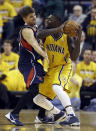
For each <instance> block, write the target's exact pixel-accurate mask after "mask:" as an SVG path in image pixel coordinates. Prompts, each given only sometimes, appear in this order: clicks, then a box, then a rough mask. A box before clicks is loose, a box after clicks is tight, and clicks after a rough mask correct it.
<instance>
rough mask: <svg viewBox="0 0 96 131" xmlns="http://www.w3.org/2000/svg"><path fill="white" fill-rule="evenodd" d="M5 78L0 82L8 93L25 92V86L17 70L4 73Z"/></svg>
mask: <svg viewBox="0 0 96 131" xmlns="http://www.w3.org/2000/svg"><path fill="white" fill-rule="evenodd" d="M5 75H6V76H7V77H6V78H5V79H4V80H2V81H1V82H2V83H3V84H4V85H5V86H7V89H8V90H9V91H25V90H26V84H25V82H24V77H23V75H22V74H21V73H20V72H19V70H12V71H9V72H7V73H5Z"/></svg>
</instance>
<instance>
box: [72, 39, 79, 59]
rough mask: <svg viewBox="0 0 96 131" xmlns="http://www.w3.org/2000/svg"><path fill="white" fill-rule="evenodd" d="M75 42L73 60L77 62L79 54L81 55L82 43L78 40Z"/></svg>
mask: <svg viewBox="0 0 96 131" xmlns="http://www.w3.org/2000/svg"><path fill="white" fill-rule="evenodd" d="M74 42H75V46H74V48H73V49H72V59H73V61H75V60H76V59H77V58H78V56H79V53H80V42H79V41H78V40H75V41H74Z"/></svg>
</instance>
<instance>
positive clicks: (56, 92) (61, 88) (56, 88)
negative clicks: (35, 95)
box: [52, 85, 63, 95]
mask: <svg viewBox="0 0 96 131" xmlns="http://www.w3.org/2000/svg"><path fill="white" fill-rule="evenodd" d="M52 89H53V91H54V92H55V94H56V95H57V94H60V92H61V91H62V90H63V87H62V86H59V85H53V86H52Z"/></svg>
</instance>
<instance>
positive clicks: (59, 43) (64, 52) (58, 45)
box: [44, 34, 70, 68]
mask: <svg viewBox="0 0 96 131" xmlns="http://www.w3.org/2000/svg"><path fill="white" fill-rule="evenodd" d="M44 48H46V49H47V54H48V58H49V68H52V67H55V66H58V65H63V64H66V63H68V62H69V61H70V53H69V50H68V43H67V35H65V34H62V35H61V37H60V38H59V39H58V40H55V39H54V37H53V36H51V35H50V36H48V37H47V38H46V40H45V42H44Z"/></svg>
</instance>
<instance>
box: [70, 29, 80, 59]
mask: <svg viewBox="0 0 96 131" xmlns="http://www.w3.org/2000/svg"><path fill="white" fill-rule="evenodd" d="M80 41H81V30H80V31H79V32H78V37H77V38H70V37H68V39H67V42H68V48H69V52H70V57H71V60H73V61H75V60H76V59H77V58H78V56H79V53H80Z"/></svg>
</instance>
